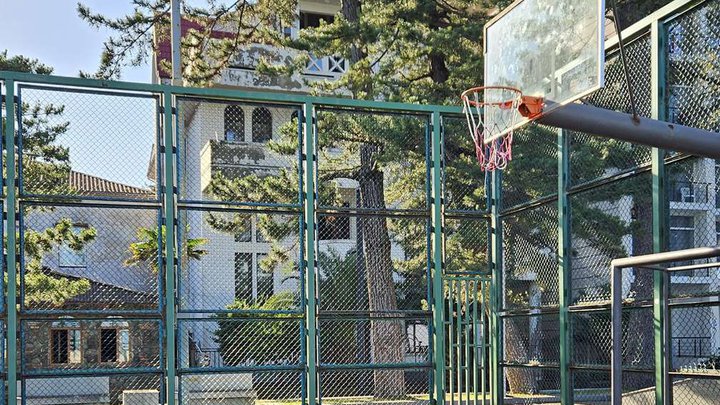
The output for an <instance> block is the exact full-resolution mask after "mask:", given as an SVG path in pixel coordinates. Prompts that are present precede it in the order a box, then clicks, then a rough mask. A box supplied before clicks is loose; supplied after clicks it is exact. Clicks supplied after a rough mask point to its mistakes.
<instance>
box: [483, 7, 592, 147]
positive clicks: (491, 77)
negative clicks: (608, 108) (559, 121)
mask: <svg viewBox="0 0 720 405" xmlns="http://www.w3.org/2000/svg"><path fill="white" fill-rule="evenodd" d="M604 31H605V0H517V1H515V2H514V3H513V4H512V5H510V6H509V7H508V8H507V9H505V10H503V11H502V12H501V13H500V14H498V15H497V16H496V17H495V18H493V19H492V20H491V21H490V22H488V23H487V24H486V25H485V37H484V38H485V49H484V51H485V61H484V63H485V84H484V85H485V86H506V87H513V88H516V89H518V90H520V91H521V92H522V94H523V95H524V96H533V97H542V98H544V99H545V100H547V101H552V103H548V104H546V105H545V108H544V109H543V111H542V114H547V113H548V112H550V111H551V110H552V109H554V108H558V107H561V106H563V105H566V104H568V103H572V102H573V101H576V100H578V99H581V98H583V97H585V96H587V95H589V94H591V93H592V92H594V91H596V90H598V89H599V88H601V87H602V86H603V84H604V65H605V48H604V40H605V39H604V35H605V34H604ZM485 101H493V100H485ZM529 121H530V119H528V118H525V117H521V118H520V119H518V120H517V122H516V123H515V124H514V126H513V127H511V128H508V129H507V130H505V131H503V133H499V134H495V135H493V136H491V137H487V138H485V139H484V142H485V143H489V142H492V141H493V140H495V139H497V138H498V137H501V136H503V135H504V134H506V133H508V132H510V131H513V130H515V129H518V128H520V127H522V126H524V125H525V124H527V123H528V122H529ZM486 124H488V122H486Z"/></svg>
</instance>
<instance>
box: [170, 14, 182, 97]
mask: <svg viewBox="0 0 720 405" xmlns="http://www.w3.org/2000/svg"><path fill="white" fill-rule="evenodd" d="M181 19H182V17H181V15H180V0H171V6H170V20H171V32H170V42H171V43H172V49H171V52H172V56H171V57H172V83H173V85H175V86H182V64H181V61H180V58H181V53H180V41H181V40H182V29H181V25H180V21H181Z"/></svg>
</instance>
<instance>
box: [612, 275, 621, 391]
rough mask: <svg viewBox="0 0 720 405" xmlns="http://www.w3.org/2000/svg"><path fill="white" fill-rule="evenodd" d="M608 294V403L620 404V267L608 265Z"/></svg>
mask: <svg viewBox="0 0 720 405" xmlns="http://www.w3.org/2000/svg"><path fill="white" fill-rule="evenodd" d="M610 277H611V282H610V294H611V297H612V307H611V308H612V314H611V316H610V320H611V325H610V331H611V336H612V349H611V351H610V380H611V382H610V392H611V398H610V401H611V402H610V403H611V404H612V405H620V404H622V268H621V267H616V266H614V265H612V264H611V266H610Z"/></svg>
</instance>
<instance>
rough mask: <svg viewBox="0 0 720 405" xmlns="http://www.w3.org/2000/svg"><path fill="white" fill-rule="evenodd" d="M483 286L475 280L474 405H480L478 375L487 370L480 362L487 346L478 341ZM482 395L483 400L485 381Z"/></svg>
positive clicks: (473, 304) (473, 311)
mask: <svg viewBox="0 0 720 405" xmlns="http://www.w3.org/2000/svg"><path fill="white" fill-rule="evenodd" d="M483 284H484V282H483V281H481V280H479V279H478V280H475V284H474V287H473V300H472V320H473V326H472V334H473V335H472V341H473V362H472V369H473V392H475V395H474V396H473V402H472V403H473V405H478V388H480V385H481V384H480V383H479V381H478V378H479V377H480V376H479V375H478V374H482V377H483V378H484V376H485V374H484V373H485V370H483V368H484V367H485V364H484V362H483V361H482V360H478V357H479V356H480V358H481V359H482V357H481V356H483V355H484V352H485V345H484V344H483V342H482V339H481V340H480V341H478V332H479V331H480V330H479V328H478V325H480V324H481V323H478V310H477V309H478V300H480V302H481V303H482V302H483V294H482V286H483ZM481 305H482V304H481ZM481 309H482V308H481ZM481 322H482V321H481ZM481 336H482V335H481ZM478 347H479V348H480V350H479V351H478ZM478 368H480V372H479V373H478ZM480 393H481V394H482V395H483V398H485V384H484V381H483V383H482V388H481V389H480Z"/></svg>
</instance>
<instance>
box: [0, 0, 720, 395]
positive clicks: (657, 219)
mask: <svg viewBox="0 0 720 405" xmlns="http://www.w3.org/2000/svg"><path fill="white" fill-rule="evenodd" d="M710 1H711V0H704V1H701V0H676V1H674V2H672V3H670V4H668V5H667V6H665V7H663V8H662V9H660V10H658V11H657V12H655V13H653V14H651V15H650V16H648V17H646V18H645V19H643V20H641V21H640V22H638V23H636V24H634V25H633V26H631V27H629V28H628V29H626V30H625V31H624V33H623V36H624V37H625V38H626V39H627V41H631V40H633V39H634V38H637V37H638V36H640V35H650V38H651V48H652V52H651V57H652V64H651V72H652V77H651V82H652V86H651V87H652V116H653V118H657V119H665V118H666V105H665V104H666V98H667V91H666V83H667V72H666V71H665V66H666V63H667V60H666V55H667V47H668V46H667V28H666V24H667V23H668V22H669V21H671V20H672V19H674V18H676V17H677V16H680V15H682V14H683V13H686V12H688V11H691V10H693V9H695V8H696V7H700V6H702V5H704V4H708V3H710ZM615 47H617V38H613V39H610V40H609V41H608V42H607V44H606V48H607V50H612V49H614V48H615ZM0 81H2V82H3V83H4V86H3V88H4V90H5V94H4V100H5V114H6V117H14V116H15V115H16V114H17V108H16V107H17V99H16V96H15V88H16V85H17V84H20V83H33V84H42V85H47V86H68V87H77V88H84V89H88V90H90V91H93V90H95V91H101V90H102V91H108V90H109V91H131V92H143V93H152V94H155V95H157V96H158V97H160V99H161V100H162V103H161V104H162V106H163V107H164V110H163V112H162V118H163V120H162V121H163V126H162V130H163V131H162V134H163V136H164V141H165V145H172V146H171V147H166V148H165V149H164V150H163V151H162V155H161V156H163V158H164V163H165V164H164V171H165V176H164V178H165V183H164V184H163V185H162V186H163V194H162V200H161V201H162V204H161V206H162V208H163V218H164V220H165V224H166V225H167V234H166V239H165V242H166V244H165V246H166V250H165V256H166V258H167V259H166V261H165V263H164V266H165V271H166V273H167V275H168V276H167V277H166V279H165V280H164V288H165V291H166V292H170V291H174V289H175V285H176V281H175V272H176V263H177V246H176V243H175V231H176V228H177V217H176V213H177V209H178V207H177V205H178V204H177V184H176V181H175V177H176V176H175V175H176V173H175V164H176V163H175V162H176V152H177V151H176V145H175V144H174V142H175V140H174V128H173V123H174V122H175V119H176V118H175V117H176V114H177V112H176V109H175V105H174V104H175V99H176V98H177V97H183V96H192V97H207V98H215V99H227V100H242V101H256V102H272V103H282V104H291V105H295V106H298V107H301V108H302V109H303V116H304V122H303V132H304V135H303V136H304V139H303V142H304V145H303V148H304V149H303V171H302V174H303V176H304V184H305V190H304V192H303V201H302V206H303V208H302V209H303V215H304V217H305V221H306V222H305V224H304V230H305V235H304V240H305V244H306V250H305V251H306V252H307V256H306V258H307V263H305V266H306V269H307V272H306V277H307V279H306V282H305V288H306V296H307V297H308V298H309V299H308V301H307V304H306V305H305V307H304V308H303V310H304V312H305V313H306V315H307V317H306V319H307V322H306V325H305V332H306V334H307V335H306V355H307V364H306V368H305V375H306V378H307V386H306V389H307V391H306V399H307V403H309V404H310V405H314V404H315V403H316V400H317V397H318V394H319V393H318V383H317V372H318V371H317V368H316V367H317V353H316V350H317V336H316V331H317V325H316V324H315V321H316V316H315V314H316V313H317V305H316V300H315V299H314V297H316V295H317V292H316V291H315V271H314V269H315V266H316V264H315V260H316V258H315V256H314V254H315V248H314V247H315V239H316V231H317V226H316V216H317V201H316V187H315V185H314V182H315V177H314V176H315V166H316V164H317V157H316V155H315V148H314V142H315V124H316V123H315V109H316V107H318V106H331V107H343V108H350V109H363V110H372V111H394V112H410V113H417V114H423V115H425V116H427V118H428V120H429V122H430V123H431V140H432V143H431V152H432V153H431V159H432V161H431V163H432V164H431V168H430V169H431V200H432V202H431V206H430V212H429V213H428V214H429V216H430V220H431V224H432V227H431V231H432V235H431V238H430V240H431V252H432V266H431V268H432V280H431V283H432V284H431V289H432V296H433V301H432V303H431V308H432V310H433V319H432V324H433V331H434V335H433V338H432V345H433V350H432V353H433V354H434V358H433V359H432V360H433V368H432V369H433V372H434V376H433V384H432V386H431V398H434V402H435V403H437V402H440V399H441V398H443V397H444V394H445V392H446V387H445V381H444V377H443V376H444V366H445V365H444V361H445V360H444V354H445V352H446V348H445V343H446V342H445V341H444V339H443V334H442V333H438V332H439V331H442V330H443V328H444V326H443V322H444V321H443V313H442V308H443V306H444V302H443V294H444V293H443V281H442V280H443V278H442V276H443V266H444V261H445V257H444V255H445V253H444V250H443V249H444V237H445V234H444V228H443V225H444V220H445V215H446V214H445V201H444V199H443V169H444V166H443V164H444V163H443V156H442V144H443V137H444V134H443V130H442V126H441V121H442V118H443V117H444V116H459V115H460V114H461V113H462V111H461V109H460V108H459V107H455V106H439V105H418V104H406V103H388V102H379V101H366V100H351V99H343V98H332V97H313V96H307V95H297V94H280V93H263V92H251V91H237V90H229V89H215V88H202V89H201V88H184V87H178V86H167V85H160V84H139V83H126V82H114V81H105V80H90V79H80V78H69V77H57V76H44V75H33V74H25V73H16V72H0ZM3 135H4V147H5V150H6V151H7V152H8V153H6V154H5V159H6V160H5V163H6V167H7V171H6V173H7V179H8V180H7V181H6V183H5V186H6V190H5V211H6V223H5V225H6V226H5V235H6V248H7V251H8V255H7V260H6V266H7V276H8V277H7V280H8V283H7V284H8V285H7V287H6V288H7V290H6V291H7V295H6V303H7V305H6V308H7V312H6V314H5V316H6V320H7V332H6V334H7V339H6V347H7V361H6V367H7V397H8V403H9V404H11V405H15V404H16V403H17V395H18V393H17V389H16V387H17V381H18V370H17V364H18V351H17V350H18V348H17V344H16V343H17V335H18V331H17V325H18V312H17V309H16V305H14V304H13V303H14V300H15V299H16V298H15V297H17V282H16V275H17V271H18V263H17V257H16V253H17V252H15V249H14V246H16V234H15V230H16V214H17V210H18V208H17V207H18V204H19V202H20V201H19V197H18V193H17V189H16V183H15V179H16V178H17V173H16V170H15V167H16V157H15V156H16V154H15V152H16V147H17V145H16V139H15V127H14V121H13V120H12V119H8V120H7V123H6V125H5V132H4V134H3ZM557 150H558V166H557V170H558V184H557V193H556V194H555V196H550V200H548V197H544V198H543V199H542V200H535V201H529V202H527V203H524V204H522V205H521V206H516V207H512V210H513V212H518V211H522V210H524V209H529V208H532V207H533V206H536V205H537V204H538V203H539V202H543V201H551V200H552V199H554V198H557V207H558V218H557V220H558V259H559V260H558V266H557V269H558V277H559V279H558V280H559V283H560V284H559V289H558V290H559V308H558V310H559V311H558V314H559V315H558V316H559V324H560V342H559V346H560V359H559V360H560V364H559V368H560V398H561V400H562V403H563V404H571V403H573V383H572V375H571V369H572V367H571V356H572V343H573V342H572V336H571V332H570V309H571V308H570V306H571V305H570V288H571V286H570V270H571V267H570V263H571V255H572V254H571V250H572V246H571V240H570V239H571V238H570V223H571V216H572V213H571V210H570V203H569V197H570V196H571V195H572V194H573V193H575V192H578V186H576V187H575V188H573V187H571V185H570V182H569V179H570V164H569V162H570V151H569V136H568V134H567V133H566V132H565V131H562V130H559V131H558V132H557ZM665 164H666V157H665V154H664V152H663V151H662V150H658V149H653V150H652V160H651V162H650V164H649V165H646V166H642V167H637V168H634V169H632V170H630V171H626V172H623V173H620V174H619V175H618V176H625V175H627V174H628V173H629V172H634V173H643V172H648V171H649V172H651V173H652V179H653V236H654V239H653V241H654V243H653V248H654V251H656V252H660V251H663V250H665V249H666V248H667V245H668V224H667V222H668V213H667V212H665V202H666V200H665V198H666V192H665V190H666V179H665V177H666V176H665ZM607 181H612V178H611V179H607V178H606V179H603V180H602V181H599V182H596V183H595V184H583V185H582V187H581V188H582V189H583V190H587V189H590V188H593V187H596V186H599V185H600V184H601V183H604V182H607ZM488 190H489V196H488V201H489V202H490V203H489V204H488V208H487V211H486V212H478V213H476V216H477V217H482V218H486V219H488V220H489V221H490V240H489V244H490V246H489V252H490V268H491V270H492V281H491V288H490V295H491V296H490V300H489V302H490V308H491V318H490V342H491V355H490V359H489V360H490V367H491V371H490V372H491V375H490V391H491V393H492V403H493V404H502V403H503V402H504V393H505V381H504V371H503V366H502V361H503V356H504V349H503V343H504V339H505V336H504V330H503V325H502V318H501V317H500V312H501V311H500V310H501V308H502V307H503V305H502V304H503V243H502V238H503V236H502V221H501V219H502V217H503V211H502V205H501V201H502V173H500V172H495V173H494V175H493V176H492V182H491V183H490V187H489V189H488ZM653 287H654V297H655V299H654V303H653V312H654V324H655V330H654V336H655V347H656V352H655V361H656V364H657V365H658V367H656V372H655V379H656V392H655V394H656V396H655V398H656V403H657V404H662V403H665V401H667V400H668V398H667V395H668V386H667V383H668V382H667V381H663V375H664V372H663V371H664V367H667V365H666V364H665V361H666V359H667V353H665V352H664V347H666V345H665V342H663V340H662V339H663V328H665V327H666V325H667V320H666V319H664V313H663V311H662V308H663V306H664V305H665V302H664V301H663V300H661V297H662V296H663V295H662V294H661V291H662V290H663V289H664V288H667V280H664V279H663V278H662V277H661V276H656V278H655V281H654V286H653ZM164 298H165V301H164V305H165V308H164V310H165V313H164V316H165V318H164V325H163V331H164V333H165V335H164V338H165V339H164V342H165V350H166V352H165V354H166V357H165V361H166V364H165V366H164V373H165V374H164V377H165V388H166V394H165V398H166V402H167V403H168V404H174V403H175V401H176V400H175V394H174V393H175V389H176V387H175V380H176V371H177V360H176V358H175V350H176V349H175V344H176V340H175V339H176V338H175V333H174V330H175V328H176V316H177V309H176V306H177V304H176V302H175V295H174V294H171V293H167V294H166V296H165V297H164ZM378 366H382V365H378Z"/></svg>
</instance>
